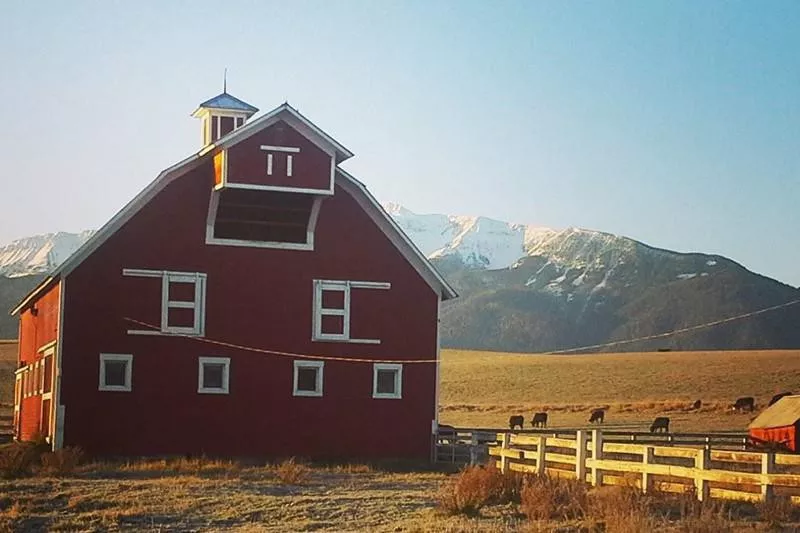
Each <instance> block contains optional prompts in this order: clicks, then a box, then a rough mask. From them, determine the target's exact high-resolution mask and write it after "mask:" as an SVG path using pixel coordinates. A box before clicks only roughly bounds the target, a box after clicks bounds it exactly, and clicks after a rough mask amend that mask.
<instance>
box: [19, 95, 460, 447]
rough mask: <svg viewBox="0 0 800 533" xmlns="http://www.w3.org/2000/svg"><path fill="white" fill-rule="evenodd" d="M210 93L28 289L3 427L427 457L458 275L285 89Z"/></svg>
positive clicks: (135, 440) (185, 443)
mask: <svg viewBox="0 0 800 533" xmlns="http://www.w3.org/2000/svg"><path fill="white" fill-rule="evenodd" d="M257 111H258V110H257V109H256V108H254V107H252V106H250V105H249V104H246V103H244V102H242V101H241V100H239V99H237V98H234V97H233V96H231V95H229V94H227V93H223V94H221V95H219V96H217V97H215V98H212V99H211V100H208V101H207V102H204V103H202V104H201V105H200V107H199V108H198V109H197V111H195V113H194V116H196V117H198V118H200V119H201V122H202V133H203V147H202V149H201V150H200V151H199V152H197V153H195V154H192V155H191V156H189V157H188V158H186V159H184V160H183V161H181V162H179V163H177V164H175V165H174V166H172V167H170V168H168V169H166V170H165V171H163V172H162V173H161V174H160V175H159V176H158V177H157V178H156V179H155V181H153V182H152V183H150V185H148V186H147V187H146V188H145V189H144V190H143V191H141V192H140V193H139V195H138V196H136V197H135V198H134V199H133V200H131V201H130V203H128V205H126V206H125V207H124V208H123V209H122V210H121V211H120V212H119V213H117V215H116V216H114V218H112V219H111V220H110V221H109V222H108V223H107V224H105V225H104V226H103V227H102V228H101V229H100V230H99V231H98V232H97V233H96V234H95V235H94V236H93V237H92V238H91V239H90V240H89V241H88V242H87V243H86V244H85V245H84V246H83V247H81V248H80V249H79V250H78V251H77V252H76V253H75V254H73V255H72V256H71V257H70V258H69V259H68V260H67V261H66V262H64V263H63V264H62V265H61V266H60V267H58V268H57V269H56V270H55V271H54V272H53V273H52V274H51V275H50V276H49V277H48V278H47V279H46V280H44V281H43V282H42V283H41V284H40V285H39V286H38V287H37V288H36V289H35V290H34V291H33V292H31V293H30V294H29V295H28V296H27V297H26V298H25V299H24V300H23V301H22V302H21V303H20V304H19V305H18V306H17V308H16V309H14V311H13V312H14V313H19V315H20V339H19V341H20V342H19V362H20V368H19V370H18V371H17V374H16V385H17V386H16V388H15V390H16V394H15V415H16V416H15V432H16V437H17V438H18V439H20V440H30V439H33V438H35V437H37V436H40V435H41V436H44V437H46V438H47V439H48V440H49V441H50V442H51V444H52V446H53V448H54V449H57V448H61V447H64V446H80V447H82V448H84V449H85V450H87V451H88V452H90V453H92V454H96V455H156V454H159V455H160V454H200V453H205V454H210V455H225V456H273V457H280V456H289V455H294V456H301V457H310V458H324V457H328V458H336V457H350V458H354V457H363V458H380V457H398V458H399V457H402V458H428V457H429V455H430V451H431V442H432V427H435V424H436V420H437V400H438V398H437V395H438V377H439V376H438V372H439V365H438V362H437V361H438V350H439V335H438V314H439V307H440V303H441V302H442V301H443V300H447V299H449V298H453V297H455V293H454V291H453V290H452V289H451V288H450V287H449V286H448V284H447V283H446V282H445V281H444V280H443V279H442V277H441V276H440V275H439V274H438V273H437V272H436V270H435V269H434V268H433V267H432V266H431V265H430V264H429V263H428V261H427V260H426V259H425V257H424V256H423V255H422V254H421V253H420V252H419V250H417V248H416V247H415V246H414V245H413V244H412V243H411V241H410V240H409V239H408V237H407V236H406V235H405V234H404V233H403V232H402V231H401V230H400V229H399V228H398V226H397V225H396V224H395V223H394V222H393V221H392V219H391V218H390V217H389V216H388V215H387V213H386V212H385V211H384V210H383V209H382V208H381V206H380V205H379V204H378V203H377V202H376V201H375V199H374V198H373V197H372V196H371V195H370V193H369V192H368V191H367V189H366V187H365V186H364V185H363V184H362V183H361V182H359V181H358V180H357V179H356V178H354V177H353V176H351V175H350V174H348V173H347V172H345V171H344V170H342V169H341V168H339V165H340V163H342V161H344V160H346V159H348V158H349V157H351V156H352V155H353V154H352V153H351V152H350V151H349V150H347V149H346V148H344V147H343V146H342V145H341V144H339V143H338V142H337V141H335V140H334V139H333V138H331V137H330V136H329V135H327V134H326V133H325V132H324V131H322V130H321V129H319V128H318V127H317V126H315V125H314V124H313V123H311V122H310V121H309V120H308V119H306V118H305V117H304V116H303V115H301V114H300V113H299V112H298V111H297V110H296V109H294V108H292V107H290V106H289V105H288V104H284V105H281V106H280V107H278V108H276V109H274V110H272V111H270V112H268V113H266V114H264V115H262V116H260V117H257V118H255V119H253V120H250V119H251V117H252V116H253V115H254V114H255V113H256V112H257Z"/></svg>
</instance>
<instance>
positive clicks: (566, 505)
mask: <svg viewBox="0 0 800 533" xmlns="http://www.w3.org/2000/svg"><path fill="white" fill-rule="evenodd" d="M587 492H588V490H587V488H586V485H585V484H584V483H582V482H580V481H578V480H576V479H563V478H555V477H548V476H529V477H527V478H526V479H525V482H524V484H523V487H522V493H521V505H520V510H521V511H522V513H523V514H524V515H525V516H527V517H528V518H529V519H531V520H548V519H554V520H574V519H576V518H582V517H583V516H584V515H585V514H586V510H587V504H588V499H587Z"/></svg>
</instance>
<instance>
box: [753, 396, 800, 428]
mask: <svg viewBox="0 0 800 533" xmlns="http://www.w3.org/2000/svg"><path fill="white" fill-rule="evenodd" d="M798 420H800V394H795V395H793V396H784V397H783V398H781V399H780V400H778V401H777V402H775V403H774V404H772V405H770V406H769V407H767V408H766V409H764V411H762V413H761V414H760V415H758V416H757V417H756V418H755V420H753V421H752V422H751V423H750V426H748V427H749V428H750V429H754V428H775V427H783V426H791V425H792V424H794V423H795V422H797V421H798Z"/></svg>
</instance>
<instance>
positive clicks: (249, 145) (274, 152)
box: [206, 103, 353, 250]
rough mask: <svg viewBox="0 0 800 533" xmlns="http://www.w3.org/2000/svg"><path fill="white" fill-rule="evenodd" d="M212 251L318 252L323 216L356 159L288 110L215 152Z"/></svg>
mask: <svg viewBox="0 0 800 533" xmlns="http://www.w3.org/2000/svg"><path fill="white" fill-rule="evenodd" d="M210 149H211V151H212V152H213V165H214V184H213V188H212V191H211V200H210V202H209V213H208V223H207V226H206V244H214V245H227V246H252V247H260V248H283V249H291V250H313V249H314V231H315V226H316V221H317V214H318V213H319V209H320V206H321V204H322V202H323V200H324V199H325V198H327V197H330V196H332V195H333V194H334V181H335V176H336V168H337V165H338V164H339V163H341V162H342V161H344V160H345V159H347V158H349V157H352V155H353V154H352V153H351V152H350V151H349V150H347V149H346V148H345V147H343V146H342V145H341V144H339V143H338V142H336V141H335V140H334V139H333V138H331V137H330V136H329V135H328V134H326V133H325V132H324V131H322V130H320V129H319V128H318V127H317V126H315V125H314V124H312V123H311V122H310V121H309V120H308V119H306V118H305V117H304V116H303V115H301V114H300V113H299V112H298V111H297V110H296V109H294V108H293V107H291V106H290V105H289V104H288V103H284V104H283V105H281V106H278V107H277V108H275V109H273V110H272V111H269V112H268V113H266V114H264V115H262V116H261V117H259V118H258V119H255V120H253V121H251V122H248V123H247V125H245V126H244V127H242V128H238V129H236V130H235V131H233V133H231V134H229V135H225V136H224V137H223V138H221V139H220V140H219V141H216V142H214V145H213V147H210Z"/></svg>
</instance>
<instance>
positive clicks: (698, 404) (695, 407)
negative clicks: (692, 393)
mask: <svg viewBox="0 0 800 533" xmlns="http://www.w3.org/2000/svg"><path fill="white" fill-rule="evenodd" d="M702 406H703V402H701V401H700V400H696V401H695V402H694V403H693V404H692V411H697V410H698V409H700V407H702Z"/></svg>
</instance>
